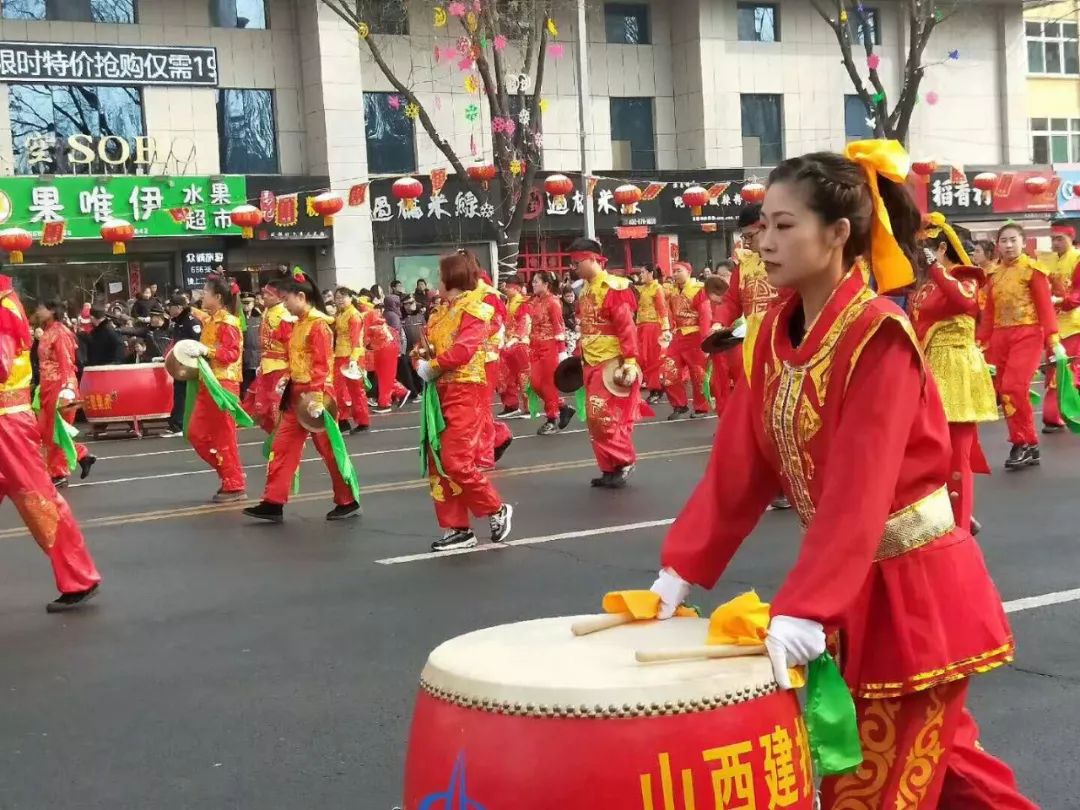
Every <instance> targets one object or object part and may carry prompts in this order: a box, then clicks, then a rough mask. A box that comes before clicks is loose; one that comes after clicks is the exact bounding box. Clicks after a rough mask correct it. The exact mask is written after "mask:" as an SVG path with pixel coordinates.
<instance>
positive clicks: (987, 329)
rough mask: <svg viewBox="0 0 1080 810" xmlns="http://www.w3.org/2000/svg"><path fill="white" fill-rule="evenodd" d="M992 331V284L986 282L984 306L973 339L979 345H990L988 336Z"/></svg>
mask: <svg viewBox="0 0 1080 810" xmlns="http://www.w3.org/2000/svg"><path fill="white" fill-rule="evenodd" d="M993 333H994V285H993V284H991V283H990V281H989V280H988V281H987V282H986V306H984V307H983V310H982V313H981V314H980V315H979V325H978V328H977V330H976V332H975V340H976V342H977V343H978V344H979V345H980V346H984V347H985V346H989V345H990V336H991V335H992V334H993Z"/></svg>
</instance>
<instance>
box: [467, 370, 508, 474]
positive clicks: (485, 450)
mask: <svg viewBox="0 0 1080 810" xmlns="http://www.w3.org/2000/svg"><path fill="white" fill-rule="evenodd" d="M484 371H485V372H486V374H487V385H486V386H483V388H484V392H485V394H486V396H487V398H486V399H485V400H484V407H482V408H481V409H480V412H479V413H478V414H477V417H478V418H479V420H480V443H479V444H478V445H477V448H476V453H477V455H476V464H477V466H478V467H480V468H481V469H485V470H487V469H491V468H492V467H494V466H495V448H496V447H501V446H502V445H504V444H506V442H507V441H509V440H510V439H512V438H513V435H512V434H511V433H510V428H508V427H507V426H506V423H505V422H501V421H498V420H496V419H495V414H494V412H493V411H492V410H491V400H492V398H493V397H494V396H495V387H496V386H497V385H498V383H499V361H497V360H496V361H495V362H492V363H487V364H486V365H485V367H484Z"/></svg>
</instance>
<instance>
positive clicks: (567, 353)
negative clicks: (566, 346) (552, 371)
mask: <svg viewBox="0 0 1080 810" xmlns="http://www.w3.org/2000/svg"><path fill="white" fill-rule="evenodd" d="M569 356H570V352H559V362H560V363H561V362H562V361H563V360H565V359H566V358H567V357H569Z"/></svg>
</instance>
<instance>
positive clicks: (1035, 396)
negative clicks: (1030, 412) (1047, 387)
mask: <svg viewBox="0 0 1080 810" xmlns="http://www.w3.org/2000/svg"><path fill="white" fill-rule="evenodd" d="M1028 399H1029V400H1031V404H1032V405H1039V404H1041V403H1042V401H1043V395H1042V394H1040V393H1039V392H1038V391H1036V390H1035V389H1034V388H1029V389H1028Z"/></svg>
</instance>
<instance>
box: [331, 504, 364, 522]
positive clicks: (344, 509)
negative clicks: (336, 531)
mask: <svg viewBox="0 0 1080 810" xmlns="http://www.w3.org/2000/svg"><path fill="white" fill-rule="evenodd" d="M362 514H364V511H363V510H362V509H361V508H360V504H358V503H357V502H356V501H353V502H352V503H347V504H345V505H344V506H335V507H334V508H333V509H331V510H330V511H329V512H327V513H326V519H327V520H345V519H346V518H351V517H360V516H361V515H362Z"/></svg>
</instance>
